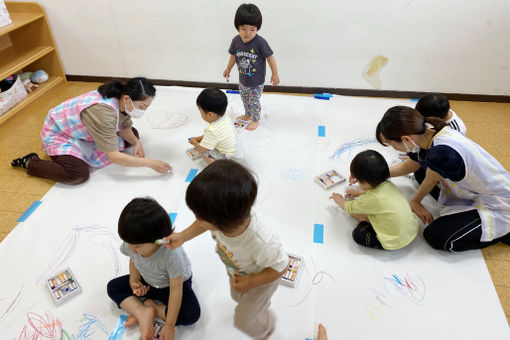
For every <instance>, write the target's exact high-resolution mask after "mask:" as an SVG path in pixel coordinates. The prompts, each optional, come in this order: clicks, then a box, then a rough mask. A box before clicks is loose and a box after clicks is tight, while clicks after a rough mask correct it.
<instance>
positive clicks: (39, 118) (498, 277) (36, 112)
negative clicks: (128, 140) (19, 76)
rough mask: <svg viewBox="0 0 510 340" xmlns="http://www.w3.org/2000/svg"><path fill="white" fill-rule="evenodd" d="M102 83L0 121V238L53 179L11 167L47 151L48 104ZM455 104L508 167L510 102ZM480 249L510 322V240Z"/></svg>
mask: <svg viewBox="0 0 510 340" xmlns="http://www.w3.org/2000/svg"><path fill="white" fill-rule="evenodd" d="M98 85H99V84H98V83H83V82H68V83H66V84H64V85H62V86H61V87H59V88H58V89H56V90H55V91H54V92H53V93H51V94H49V95H47V96H45V97H44V98H42V99H40V100H39V101H37V102H35V103H33V104H32V105H31V106H29V107H28V108H26V109H25V110H23V111H21V112H19V113H18V114H17V115H16V116H14V117H12V118H11V119H9V120H8V121H7V122H6V123H5V124H3V125H2V126H0V194H1V196H0V241H1V240H3V239H4V238H5V237H6V236H7V234H8V233H9V232H10V231H11V230H12V229H13V228H14V227H15V226H16V224H17V222H16V220H17V219H18V217H19V216H21V214H22V213H23V212H24V211H25V210H26V209H27V208H28V207H29V206H30V205H31V204H32V202H33V201H35V200H39V199H41V198H42V196H43V195H44V194H45V193H46V192H47V191H48V190H49V189H50V188H51V187H52V185H53V184H54V183H53V182H52V181H49V180H43V179H40V178H33V177H29V176H28V175H26V173H25V172H24V171H23V170H20V169H13V168H11V166H10V161H11V160H12V159H13V158H15V157H19V156H22V155H25V154H27V153H29V152H34V151H35V152H37V153H39V155H41V156H42V155H44V153H43V152H42V150H41V142H40V138H39V133H40V130H41V126H42V123H43V121H44V118H45V116H46V113H47V112H48V109H50V108H51V107H54V106H56V105H58V104H59V103H60V102H62V101H64V100H65V99H67V98H70V97H73V96H76V95H78V94H81V93H83V92H86V91H89V90H92V89H96V88H97V86H98ZM451 105H452V109H453V110H454V111H456V112H457V113H458V114H459V115H460V116H461V117H462V119H463V120H464V122H465V123H466V126H467V129H468V136H469V137H470V138H471V139H473V140H474V141H476V142H477V143H479V144H480V145H482V146H483V147H484V148H485V149H486V150H487V151H489V152H490V153H491V154H492V155H493V156H494V157H496V158H497V159H498V160H499V161H500V162H501V163H502V164H503V165H504V166H505V167H506V169H510V104H500V103H480V102H455V101H452V102H451ZM44 157H46V156H44ZM482 252H483V256H484V258H485V262H486V263H487V267H488V268H489V272H490V274H491V277H492V280H493V282H494V285H495V287H496V290H497V292H498V295H499V299H500V300H501V304H502V305H503V309H504V310H505V314H506V317H507V320H508V322H509V324H510V246H507V245H502V244H498V245H495V246H492V247H489V248H486V249H484V250H483V251H482ZM473 294H483V292H473ZM467 298H469V297H467Z"/></svg>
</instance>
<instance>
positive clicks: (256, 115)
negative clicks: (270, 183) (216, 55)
mask: <svg viewBox="0 0 510 340" xmlns="http://www.w3.org/2000/svg"><path fill="white" fill-rule="evenodd" d="M261 25H262V13H260V10H259V9H258V7H257V6H255V5H253V4H243V5H241V6H239V8H238V9H237V12H236V15H235V18H234V26H235V28H236V30H237V31H238V32H239V35H236V36H235V37H234V39H232V43H231V44H230V47H229V49H228V53H230V58H229V60H228V64H227V68H226V69H225V71H224V72H223V77H225V78H227V81H228V79H229V77H230V70H231V69H232V67H233V66H234V64H235V63H237V69H238V70H239V90H240V92H241V98H242V100H243V105H244V111H245V114H244V115H242V116H240V117H238V119H241V120H246V121H251V123H250V124H248V125H247V126H246V129H247V130H255V129H256V128H257V127H258V126H259V120H260V109H261V108H260V96H261V95H262V90H263V89H264V81H265V78H266V60H267V63H268V64H269V67H270V68H271V72H272V76H271V84H272V85H273V86H276V85H278V84H279V83H280V78H279V77H278V69H277V67H276V60H275V58H274V55H273V50H271V47H269V45H268V43H267V41H266V40H265V39H264V38H262V37H261V36H260V35H258V34H257V31H258V30H260V26H261Z"/></svg>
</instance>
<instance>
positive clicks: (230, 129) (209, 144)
mask: <svg viewBox="0 0 510 340" xmlns="http://www.w3.org/2000/svg"><path fill="white" fill-rule="evenodd" d="M200 146H201V147H204V148H206V149H208V150H216V151H218V152H219V153H222V154H224V155H226V156H233V155H234V153H235V151H236V138H235V131H234V125H233V124H232V122H231V121H230V119H229V118H228V116H227V115H224V116H223V117H221V118H220V119H218V120H216V121H214V122H212V123H209V126H207V127H206V128H205V131H204V136H203V137H202V141H201V142H200Z"/></svg>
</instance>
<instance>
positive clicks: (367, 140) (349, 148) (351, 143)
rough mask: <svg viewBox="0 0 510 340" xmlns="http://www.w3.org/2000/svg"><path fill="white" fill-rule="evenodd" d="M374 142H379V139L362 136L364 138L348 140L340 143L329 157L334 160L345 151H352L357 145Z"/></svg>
mask: <svg viewBox="0 0 510 340" xmlns="http://www.w3.org/2000/svg"><path fill="white" fill-rule="evenodd" d="M372 143H378V142H377V139H375V138H372V137H362V138H356V139H353V140H351V141H348V142H346V143H344V144H342V145H340V146H339V147H338V148H337V149H336V150H335V152H333V154H332V155H331V156H330V157H329V160H331V161H333V160H336V159H339V158H340V157H341V156H342V155H343V154H344V153H347V152H348V153H349V155H350V153H351V151H352V149H354V148H355V147H359V146H363V145H366V144H372Z"/></svg>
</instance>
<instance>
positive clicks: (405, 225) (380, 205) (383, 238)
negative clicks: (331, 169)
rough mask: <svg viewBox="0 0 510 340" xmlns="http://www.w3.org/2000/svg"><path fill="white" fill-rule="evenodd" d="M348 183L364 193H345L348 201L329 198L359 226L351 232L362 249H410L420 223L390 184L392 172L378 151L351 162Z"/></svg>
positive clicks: (336, 194) (333, 196)
mask: <svg viewBox="0 0 510 340" xmlns="http://www.w3.org/2000/svg"><path fill="white" fill-rule="evenodd" d="M350 170H351V176H350V178H349V182H350V183H351V184H352V183H356V182H358V183H359V187H360V188H361V190H354V189H348V190H346V197H347V198H355V197H357V199H355V200H352V201H346V200H345V199H344V197H343V196H342V195H340V194H338V193H333V195H332V196H331V197H330V198H332V199H333V200H334V201H335V203H336V204H338V205H339V206H340V207H341V208H342V209H344V210H345V211H346V212H348V213H349V214H351V215H352V216H353V217H354V218H355V219H356V220H357V221H358V222H359V224H358V226H357V227H356V228H354V230H353V231H352V237H353V239H354V241H355V242H356V243H358V244H361V245H362V246H366V247H371V248H377V249H385V250H395V249H400V248H403V247H405V246H407V245H408V244H409V243H411V241H412V240H414V238H415V237H416V235H417V233H418V219H417V218H416V216H415V215H414V213H413V212H412V210H411V208H410V206H409V203H408V202H407V200H406V199H405V197H404V196H402V194H401V193H400V191H398V189H397V187H396V186H395V184H393V183H391V182H390V181H388V178H389V177H390V172H389V169H388V164H387V163H386V160H385V159H384V157H383V156H382V155H381V154H380V153H378V152H377V151H373V150H367V151H363V152H361V153H359V154H358V155H356V157H354V159H353V160H352V162H351V169H350Z"/></svg>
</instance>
